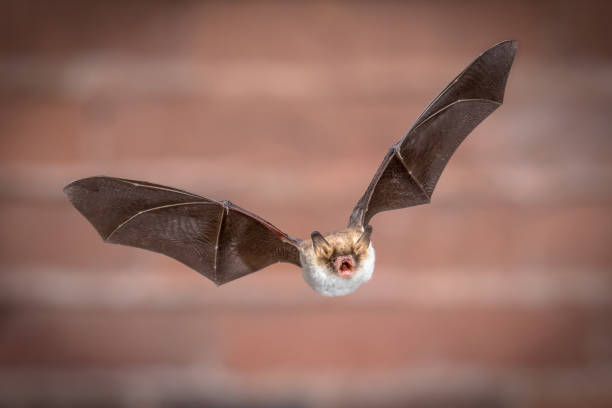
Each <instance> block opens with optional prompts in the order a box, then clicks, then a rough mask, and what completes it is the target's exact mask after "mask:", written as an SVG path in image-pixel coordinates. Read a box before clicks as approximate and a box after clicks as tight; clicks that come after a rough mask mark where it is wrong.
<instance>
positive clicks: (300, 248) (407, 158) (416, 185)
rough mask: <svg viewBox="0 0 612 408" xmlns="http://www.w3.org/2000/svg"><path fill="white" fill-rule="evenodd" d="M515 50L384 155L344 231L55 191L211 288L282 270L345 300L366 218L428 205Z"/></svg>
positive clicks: (183, 201) (463, 78)
mask: <svg viewBox="0 0 612 408" xmlns="http://www.w3.org/2000/svg"><path fill="white" fill-rule="evenodd" d="M515 50H516V43H515V42H514V41H505V42H502V43H499V44H497V45H495V46H493V47H491V48H490V49H488V50H487V51H486V52H484V53H483V54H481V55H480V56H479V57H478V58H477V59H476V60H474V62H472V64H470V65H469V66H468V67H467V68H466V69H465V70H464V71H463V72H461V73H460V74H459V75H458V76H457V78H455V79H454V80H453V81H452V82H451V83H450V84H449V85H448V86H447V87H446V88H445V89H444V90H443V91H442V92H441V93H440V95H438V97H436V98H435V99H434V100H433V102H431V103H430V104H429V106H428V107H427V108H426V109H425V111H424V112H423V113H422V114H421V116H419V118H418V119H417V120H416V122H415V123H414V125H413V126H412V128H410V130H409V131H408V133H407V134H406V135H405V136H404V137H403V138H402V139H400V140H399V141H398V142H397V143H396V144H394V145H393V146H392V147H391V149H389V152H388V153H387V155H386V156H385V158H384V159H383V162H382V163H381V165H380V167H379V169H378V171H377V172H376V174H375V175H374V178H373V179H372V181H371V183H370V185H369V186H368V188H367V189H366V192H365V193H364V195H363V196H362V197H361V199H360V200H359V201H358V202H357V205H356V206H355V208H354V210H353V212H352V214H351V217H350V219H349V223H348V227H347V228H346V229H344V230H340V231H337V232H333V233H328V234H325V235H322V234H320V233H319V232H317V231H315V232H313V233H312V235H311V239H309V240H300V239H297V238H295V237H292V236H290V235H288V234H286V233H284V232H282V231H281V230H279V229H278V228H276V227H274V226H273V225H272V224H270V223H269V222H267V221H265V220H264V219H262V218H260V217H258V216H257V215H255V214H252V213H250V212H248V211H246V210H244V209H243V208H240V207H238V206H236V205H234V204H232V203H231V202H229V201H217V200H213V199H210V198H206V197H202V196H198V195H196V194H192V193H188V192H186V191H182V190H178V189H175V188H172V187H166V186H161V185H158V184H152V183H147V182H143V181H134V180H126V179H119V178H112V177H91V178H86V179H81V180H77V181H75V182H73V183H71V184H69V185H68V186H66V188H65V189H64V191H65V192H66V194H67V195H68V198H69V199H70V201H71V202H72V204H73V205H74V206H75V207H76V208H77V209H78V210H79V211H80V212H81V213H82V214H83V215H84V216H85V217H86V218H87V219H88V220H89V221H90V222H91V223H92V225H93V226H94V227H95V228H96V229H97V230H98V232H99V233H100V235H101V236H102V237H103V238H104V240H105V241H107V242H112V243H117V244H123V245H130V246H135V247H139V248H144V249H149V250H152V251H156V252H160V253H163V254H166V255H168V256H171V257H173V258H175V259H177V260H179V261H181V262H183V263H184V264H186V265H188V266H190V267H191V268H193V269H195V270H196V271H198V272H200V273H201V274H203V275H204V276H206V277H207V278H209V279H211V280H212V281H213V282H215V283H216V284H217V285H221V284H224V283H227V282H229V281H232V280H234V279H237V278H240V277H242V276H245V275H247V274H249V273H252V272H255V271H257V270H259V269H262V268H264V267H266V266H268V265H270V264H272V263H275V262H288V263H292V264H295V265H297V266H300V267H301V268H302V275H303V277H304V280H305V281H306V282H307V283H308V285H310V287H312V288H313V289H314V290H315V291H317V292H318V293H320V294H322V295H326V296H340V295H346V294H348V293H351V292H353V291H355V290H356V289H357V288H358V287H359V286H360V285H361V284H363V283H364V282H367V281H368V280H369V279H370V278H371V276H372V273H373V272H374V260H375V255H374V248H373V247H372V243H371V240H370V236H371V233H372V227H371V226H370V225H369V222H370V219H371V218H372V217H373V216H374V215H375V214H376V213H378V212H380V211H386V210H393V209H398V208H404V207H409V206H413V205H419V204H425V203H428V202H429V201H430V199H431V195H432V193H433V190H434V188H435V185H436V183H437V181H438V179H439V177H440V175H441V173H442V171H443V170H444V167H445V166H446V163H447V162H448V160H449V159H450V157H451V155H452V154H453V153H454V151H455V149H457V147H458V146H459V144H460V143H461V142H462V141H463V140H464V139H465V137H466V136H467V135H468V134H469V133H470V132H471V131H472V130H473V129H474V128H475V127H476V126H477V125H478V124H479V123H480V122H482V121H483V120H484V119H485V118H486V117H487V116H488V115H489V114H491V113H492V112H493V111H494V110H495V109H496V108H498V107H499V106H500V105H501V103H502V101H503V96H504V90H505V86H506V80H507V78H508V73H509V72H510V67H511V66H512V62H513V59H514V54H515Z"/></svg>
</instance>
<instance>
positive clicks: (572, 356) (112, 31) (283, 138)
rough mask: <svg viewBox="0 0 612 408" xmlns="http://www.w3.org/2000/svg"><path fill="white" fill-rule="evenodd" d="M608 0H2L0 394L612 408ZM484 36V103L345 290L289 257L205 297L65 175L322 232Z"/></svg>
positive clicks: (206, 287) (388, 222)
mask: <svg viewBox="0 0 612 408" xmlns="http://www.w3.org/2000/svg"><path fill="white" fill-rule="evenodd" d="M610 4H611V3H610V2H569V1H558V2H554V1H542V2H500V1H493V2H482V3H481V2H474V1H462V2H451V1H446V2H445V1H435V2H425V1H423V2H389V3H374V2H373V3H368V2H345V3H337V2H307V3H306V2H305V3H297V2H291V3H252V2H236V3H234V2H231V3H226V2H218V3H204V2H145V3H133V2H130V3H129V4H123V3H122V2H108V3H107V2H29V1H25V2H23V1H22V2H3V3H2V4H1V5H0V160H1V163H0V200H1V201H0V210H1V211H0V267H1V271H2V273H1V274H0V405H6V406H128V407H140V406H153V407H160V406H161V407H192V406H222V407H225V406H230V407H242V406H261V407H270V406H272V407H276V406H278V407H280V406H288V407H354V406H373V405H375V406H383V407H396V406H397V407H406V406H410V407H493V408H496V407H534V408H544V407H555V408H558V407H561V408H564V407H566V408H570V407H571V408H574V407H610V406H612V315H611V312H612V269H611V267H612V251H611V238H612V217H611V215H612V214H611V209H612V163H611V161H610V157H611V155H612V120H611V118H610V114H611V113H612V112H611V106H612V47H611V46H610V40H611V39H612V35H611V34H612V33H611V29H610V16H611V15H612V7H611V6H610ZM504 39H517V40H518V41H519V51H518V55H517V59H516V61H515V66H514V68H513V71H512V73H511V75H510V79H509V82H508V89H507V93H506V102H505V104H504V106H502V108H500V109H499V110H498V111H496V112H495V113H494V114H493V115H492V116H491V117H490V118H489V119H487V120H486V121H485V122H484V123H483V124H482V125H481V126H480V127H479V128H478V129H477V130H476V131H475V132H474V133H473V134H472V135H470V136H469V138H468V139H467V141H466V142H465V143H464V144H463V145H462V146H461V147H460V149H459V150H458V151H457V153H456V155H455V156H454V158H453V159H452V160H451V162H450V164H449V165H448V167H447V169H446V172H445V173H444V174H443V176H442V178H441V180H440V183H439V184H438V188H437V190H436V192H435V194H434V197H433V202H432V204H431V205H429V206H420V207H414V208H411V209H407V210H400V211H394V212H388V213H384V214H380V215H378V216H376V217H375V219H374V220H373V225H374V236H373V239H374V244H375V246H376V249H377V268H376V272H375V274H374V277H373V280H372V281H371V282H369V283H368V284H366V285H364V286H363V287H362V288H361V289H360V290H359V291H357V292H356V293H355V294H352V295H350V296H348V297H344V298H336V299H327V298H323V297H321V296H319V295H317V294H316V293H314V292H313V291H311V290H310V289H309V288H308V287H307V286H306V284H305V283H304V282H303V281H302V278H301V276H300V273H299V271H298V270H297V269H296V268H294V267H292V266H289V265H275V266H273V267H270V268H267V269H265V270H264V271H261V272H258V273H256V274H253V275H250V276H248V277H246V278H244V279H241V280H239V281H236V282H233V283H230V284H228V285H226V286H222V287H220V288H216V287H215V286H214V285H213V284H212V283H211V282H210V281H208V280H206V279H204V278H202V277H201V276H199V275H198V274H197V273H195V272H193V271H191V270H189V269H188V268H186V267H184V266H183V265H181V264H179V263H178V262H175V261H174V260H172V259H169V258H166V257H164V256H161V255H158V254H153V253H150V252H147V251H142V250H137V249H134V248H127V247H119V246H113V245H106V244H103V243H102V241H101V239H100V238H99V237H98V236H97V234H96V233H95V231H94V230H93V228H92V227H91V226H90V225H89V224H88V223H87V222H86V221H85V220H84V219H83V218H82V217H81V216H80V215H79V214H78V213H77V212H76V211H75V210H74V209H73V208H72V207H71V206H70V205H69V203H68V201H67V200H66V198H65V197H64V196H63V194H62V192H61V188H62V187H63V186H64V185H65V184H67V183H68V182H69V181H71V180H73V179H77V178H81V177H86V176H90V175H99V174H105V175H111V176H120V177H128V178H135V179H142V180H149V181H153V182H157V183H161V184H167V185H172V186H175V187H179V188H183V189H186V190H191V191H193V192H195V193H199V194H202V195H206V196H210V197H214V198H218V199H230V200H232V201H234V202H236V203H238V204H239V205H241V206H244V207H245V208H247V209H249V210H251V211H253V212H255V213H258V214H260V215H261V216H263V217H264V218H266V219H268V220H270V221H271V222H273V223H274V224H275V225H277V226H278V227H280V228H281V229H283V230H285V231H287V232H289V233H292V234H294V235H296V236H299V237H307V236H308V235H309V234H310V232H311V231H312V230H314V229H318V230H322V231H325V230H332V229H336V228H340V227H343V226H344V225H345V223H346V221H347V219H348V215H349V213H350V210H351V209H352V206H353V205H354V204H355V202H356V200H357V199H358V198H359V196H360V195H361V194H362V193H363V191H364V189H365V187H366V185H367V183H368V182H369V180H370V178H371V176H372V175H373V173H374V171H375V170H376V168H377V166H378V165H379V163H380V161H381V160H382V157H383V155H384V154H385V152H386V150H387V148H388V147H389V146H390V145H391V143H393V142H395V141H396V140H397V139H399V138H400V137H401V136H402V135H403V134H404V132H405V131H406V130H407V129H408V128H409V127H410V125H411V123H412V121H413V120H415V119H416V117H417V116H418V114H419V113H420V112H421V111H422V109H423V108H424V107H425V106H426V104H427V103H428V102H429V101H430V100H431V99H432V98H433V97H434V96H435V95H436V94H437V93H438V92H439V91H440V90H441V89H442V88H443V87H444V86H445V85H446V84H447V83H448V81H450V80H451V79H452V78H453V77H454V76H455V75H456V74H457V73H458V72H459V71H460V70H461V69H463V68H464V67H465V66H466V65H467V64H468V63H469V62H470V61H471V60H472V59H473V58H475V57H476V56H477V55H478V54H479V53H480V52H482V51H483V50H485V49H486V48H487V47H489V46H490V45H492V44H494V43H496V42H498V41H501V40H504ZM329 172H333V173H334V175H335V177H334V178H333V179H332V178H328V176H327V175H328V173H329Z"/></svg>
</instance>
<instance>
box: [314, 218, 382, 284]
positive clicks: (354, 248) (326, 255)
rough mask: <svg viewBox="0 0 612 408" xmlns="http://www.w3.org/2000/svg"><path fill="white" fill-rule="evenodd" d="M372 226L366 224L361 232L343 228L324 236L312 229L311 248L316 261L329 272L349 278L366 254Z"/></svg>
mask: <svg viewBox="0 0 612 408" xmlns="http://www.w3.org/2000/svg"><path fill="white" fill-rule="evenodd" d="M371 234H372V227H371V226H369V225H368V226H367V227H366V228H365V230H364V231H363V232H358V231H355V230H344V231H340V232H336V233H331V234H328V236H327V238H326V237H324V236H323V235H322V234H321V233H320V232H319V231H314V232H313V233H312V235H311V237H312V249H313V251H314V255H315V257H316V262H317V264H318V265H320V266H321V267H325V268H326V269H327V270H328V272H329V273H333V274H336V275H338V276H341V277H343V278H347V279H348V278H351V277H352V276H353V274H354V273H355V272H356V270H357V268H358V266H359V265H360V264H361V263H362V262H363V261H364V258H366V257H367V256H368V247H369V246H370V236H371Z"/></svg>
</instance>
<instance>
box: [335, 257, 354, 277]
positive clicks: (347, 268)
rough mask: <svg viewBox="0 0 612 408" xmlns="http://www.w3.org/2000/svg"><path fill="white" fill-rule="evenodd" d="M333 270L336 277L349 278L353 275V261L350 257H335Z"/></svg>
mask: <svg viewBox="0 0 612 408" xmlns="http://www.w3.org/2000/svg"><path fill="white" fill-rule="evenodd" d="M334 268H335V269H336V272H337V273H338V275H340V276H342V277H344V278H349V277H351V276H352V275H353V272H354V269H355V260H354V259H353V256H352V255H346V256H337V257H336V258H335V259H334Z"/></svg>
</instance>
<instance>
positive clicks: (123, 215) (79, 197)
mask: <svg viewBox="0 0 612 408" xmlns="http://www.w3.org/2000/svg"><path fill="white" fill-rule="evenodd" d="M64 192H65V193H66V195H68V198H69V199H70V201H71V202H72V204H73V205H74V206H75V207H76V209H77V210H79V212H80V213H81V214H83V216H85V218H87V219H88V220H89V222H91V224H92V225H93V226H94V227H95V228H96V230H97V231H98V233H100V235H101V236H102V238H103V239H104V240H105V241H106V242H111V243H115V244H122V245H130V246H134V247H138V248H144V249H148V250H150V251H155V252H160V253H162V254H165V255H168V256H170V257H172V258H175V259H177V260H178V261H180V262H182V263H184V264H185V265H187V266H189V267H191V268H193V269H195V270H196V271H198V272H200V273H201V274H202V275H204V276H206V277H207V278H209V279H210V280H212V281H213V282H215V283H216V284H217V285H221V284H224V283H226V282H229V281H231V280H234V279H237V278H240V277H242V276H244V275H247V274H249V273H251V272H255V271H257V270H259V269H262V268H264V267H266V266H268V265H271V264H273V263H275V262H288V263H292V264H295V265H297V266H300V258H299V249H298V244H299V240H298V239H297V238H294V237H291V236H289V235H287V234H285V233H284V232H282V231H281V230H279V229H278V228H276V227H275V226H273V225H272V224H270V223H269V222H267V221H265V220H263V219H262V218H260V217H258V216H257V215H255V214H252V213H250V212H248V211H246V210H244V209H242V208H240V207H238V206H236V205H234V204H232V203H230V202H229V201H216V200H212V199H209V198H205V197H200V196H198V195H195V194H192V193H188V192H186V191H182V190H178V189H175V188H171V187H165V186H161V185H158V184H152V183H147V182H144V181H134V180H126V179H119V178H113V177H91V178H86V179H82V180H77V181H75V182H73V183H71V184H69V185H68V186H66V188H64Z"/></svg>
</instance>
